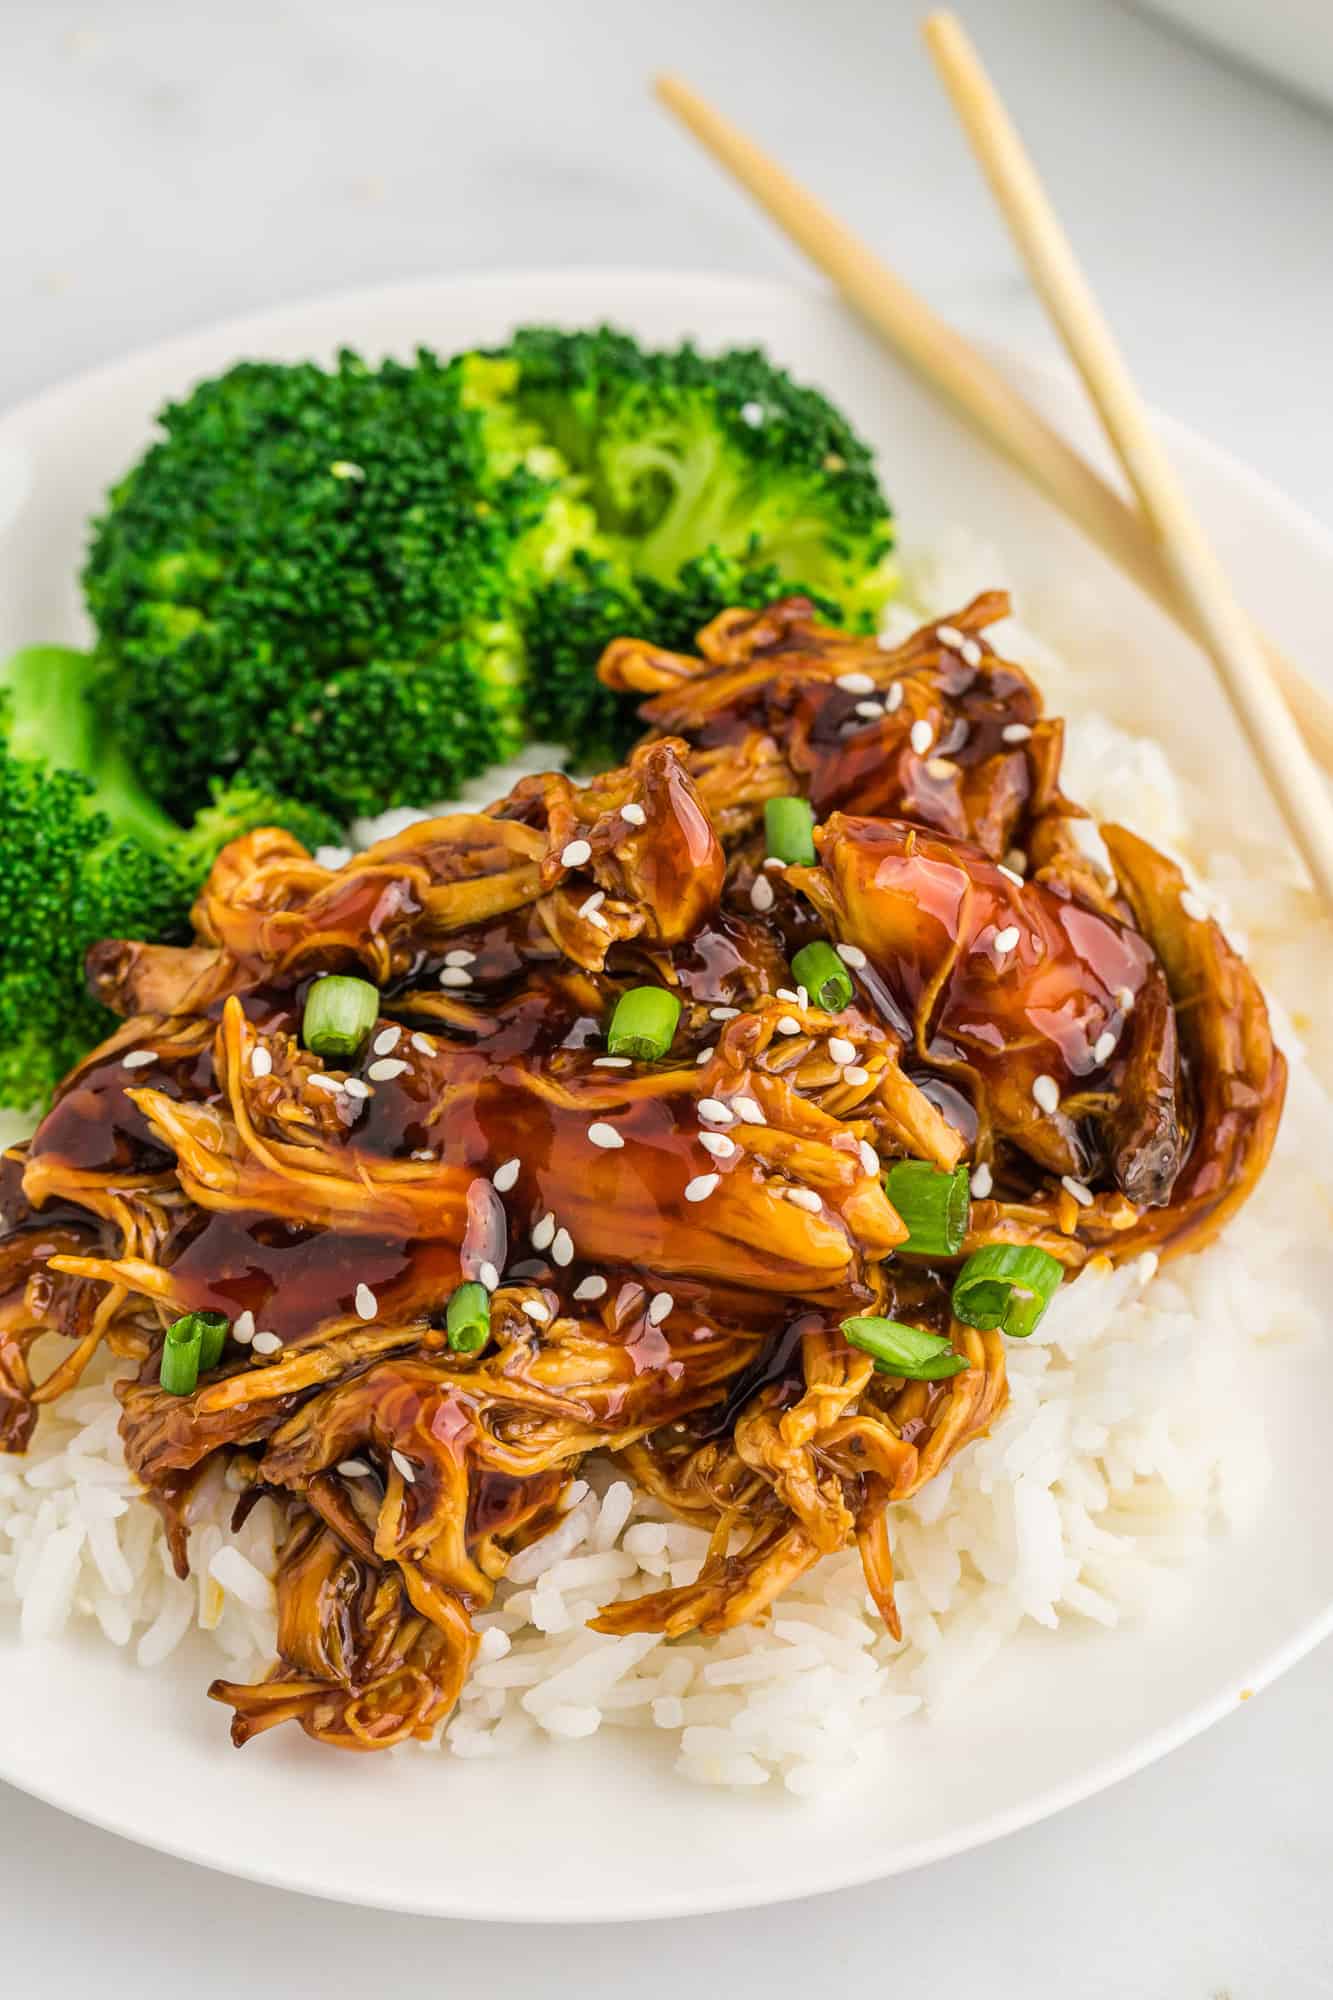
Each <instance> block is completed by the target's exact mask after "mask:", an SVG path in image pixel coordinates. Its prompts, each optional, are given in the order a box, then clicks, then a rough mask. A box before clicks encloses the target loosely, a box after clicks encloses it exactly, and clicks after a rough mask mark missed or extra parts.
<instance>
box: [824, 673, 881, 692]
mask: <svg viewBox="0 0 1333 2000" xmlns="http://www.w3.org/2000/svg"><path fill="white" fill-rule="evenodd" d="M833 685H834V687H840V688H841V689H842V691H843V693H844V694H873V693H874V692H875V683H874V681H873V680H872V679H871V678H870V675H869V674H839V675H838V678H837V680H836V681H834V683H833Z"/></svg>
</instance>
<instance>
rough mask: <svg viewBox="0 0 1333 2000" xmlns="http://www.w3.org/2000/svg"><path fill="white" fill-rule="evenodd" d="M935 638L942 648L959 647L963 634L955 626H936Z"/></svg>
mask: <svg viewBox="0 0 1333 2000" xmlns="http://www.w3.org/2000/svg"><path fill="white" fill-rule="evenodd" d="M935 637H936V638H937V639H938V640H939V642H940V644H941V645H942V646H961V645H962V643H963V634H962V633H961V632H960V631H959V630H958V627H957V626H956V625H937V626H936V627H935Z"/></svg>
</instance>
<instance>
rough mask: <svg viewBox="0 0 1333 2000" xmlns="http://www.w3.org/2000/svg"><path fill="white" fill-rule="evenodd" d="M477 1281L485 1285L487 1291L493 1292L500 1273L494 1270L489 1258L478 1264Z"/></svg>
mask: <svg viewBox="0 0 1333 2000" xmlns="http://www.w3.org/2000/svg"><path fill="white" fill-rule="evenodd" d="M477 1282H478V1284H482V1285H485V1287H486V1289H487V1291H488V1292H493V1291H494V1290H495V1288H496V1286H497V1285H498V1284H499V1282H500V1273H499V1272H498V1271H497V1270H496V1268H495V1266H494V1264H492V1263H491V1262H490V1261H489V1259H488V1260H487V1261H486V1262H485V1263H484V1264H478V1266H477Z"/></svg>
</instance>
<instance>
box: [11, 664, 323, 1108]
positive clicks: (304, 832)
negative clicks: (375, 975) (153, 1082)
mask: <svg viewBox="0 0 1333 2000" xmlns="http://www.w3.org/2000/svg"><path fill="white" fill-rule="evenodd" d="M96 671H97V670H96V667H95V665H94V662H93V661H91V660H90V659H89V658H88V656H87V655H86V654H83V653H75V652H70V651H68V650H66V649H65V648H64V647H59V646H31V647H28V648H27V649H26V650H25V651H23V652H21V653H18V654H16V655H15V656H14V658H13V659H11V660H10V661H9V662H8V663H7V665H5V666H4V667H0V1104H6V1105H10V1106H13V1107H15V1108H16V1109H20V1110H26V1109H28V1108H29V1107H30V1106H33V1105H36V1104H38V1103H42V1102H45V1100H46V1099H47V1098H48V1097H49V1096H50V1094H51V1091H52V1089H53V1088H54V1087H55V1085H56V1084H57V1083H58V1082H59V1080H60V1078H61V1077H62V1076H63V1075H64V1074H65V1072H66V1071H67V1070H68V1069H69V1068H70V1067H71V1066H72V1065H73V1064H74V1063H75V1062H77V1061H78V1060H79V1058H80V1057H81V1056H82V1055H83V1054H85V1052H86V1051H87V1050H88V1049H89V1048H90V1047H91V1046H92V1045H93V1044H94V1043H95V1042H98V1041H100V1040H101V1038H102V1037H103V1036H104V1035H106V1034H107V1033H109V1032H110V1030H111V1028H112V1027H113V1026H114V1019H113V1016H112V1015H111V1014H109V1013H108V1012H107V1010H106V1009H105V1008H104V1007H102V1006H100V1005H99V1004H98V1002H97V1001H95V1000H93V999H92V998H91V997H90V996H89V994H88V992H87V989H86V987H85V985H84V978H83V958H84V953H85V952H86V951H87V949H88V947H89V945H91V944H94V943H96V942H97V941H98V940H99V939H101V938H104V937H131V938H158V939H167V940H170V939H181V940H187V939H188V938H189V936H190V924H189V910H190V904H191V902H192V900H193V897H194V893H195V891H196V890H197V888H198V887H199V884H200V882H201V881H202V880H203V877H204V876H205V874H206V873H207V872H208V869H209V867H210V866H211V864H212V861H213V858H214V856H215V855H216V854H217V852H218V850H219V849H220V848H222V847H223V846H225V845H226V843H227V841H229V840H233V839H235V838H236V837H237V836H238V835H239V834H242V833H247V832H249V831H251V829H253V828H254V827H256V826H263V825H268V824H272V823H277V824H280V825H283V826H286V827H288V828H289V829H290V830H291V831H292V832H293V833H295V834H296V835H297V837H298V838H299V839H301V840H304V841H305V842H307V844H310V845H314V844H316V843H318V842H320V841H323V840H329V839H334V838H336V837H337V828H336V826H335V824H334V823H333V822H331V821H330V820H328V819H327V818H326V817H325V816H324V815H323V814H321V813H319V812H318V811H316V810H313V809H311V808H309V807H305V806H297V805H293V804H292V803H291V802H290V801H284V800H279V799H273V798H269V797H265V796H264V795H263V794H261V793H259V792H257V791H256V790H254V789H253V788H250V787H236V788H234V789H232V790H225V789H221V788H219V789H218V790H217V791H216V792H215V794H214V796H213V798H212V800H211V803H209V804H208V805H206V806H205V807H204V808H203V810H202V811H201V812H200V813H199V814H198V815H197V817H196V818H195V820H194V822H193V824H192V825H190V826H189V827H182V826H179V825H177V824H176V822H175V821H174V820H172V819H171V818H169V817H168V815H167V814H166V813H165V812H163V811H162V809H161V808H160V807H159V806H158V805H157V804H156V803H155V802H154V801H153V800H152V799H150V798H149V797H148V796H147V795H146V794H145V793H144V791H143V790H142V788H141V787H140V786H139V785H138V783H137V782H136V780H135V778H134V777H133V775H132V773H131V771H130V768H129V766H128V764H127V763H126V761H125V759H124V756H123V754H122V753H121V752H120V750H119V748H118V747H115V746H113V745H111V744H110V743H109V742H108V739H107V738H106V736H105V733H104V732H102V731H101V730H99V728H98V727H97V724H96V720H95V717H94V715H93V712H92V708H91V704H90V701H89V694H90V690H91V688H92V686H93V684H94V680H95V676H96ZM205 796H207V794H205Z"/></svg>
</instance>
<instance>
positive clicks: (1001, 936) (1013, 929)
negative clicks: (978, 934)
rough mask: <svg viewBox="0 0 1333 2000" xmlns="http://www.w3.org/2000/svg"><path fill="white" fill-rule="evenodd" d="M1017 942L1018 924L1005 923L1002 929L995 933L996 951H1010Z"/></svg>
mask: <svg viewBox="0 0 1333 2000" xmlns="http://www.w3.org/2000/svg"><path fill="white" fill-rule="evenodd" d="M1017 943H1018V925H1017V924H1006V925H1005V927H1004V929H1003V930H1002V931H996V933H995V949H996V951H1012V950H1013V948H1014V946H1015V945H1016V944H1017Z"/></svg>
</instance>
